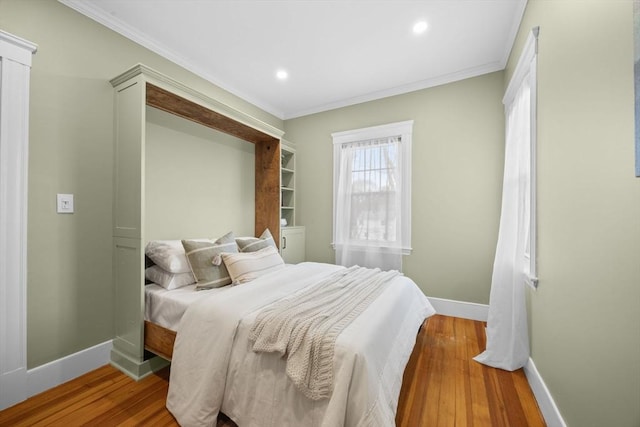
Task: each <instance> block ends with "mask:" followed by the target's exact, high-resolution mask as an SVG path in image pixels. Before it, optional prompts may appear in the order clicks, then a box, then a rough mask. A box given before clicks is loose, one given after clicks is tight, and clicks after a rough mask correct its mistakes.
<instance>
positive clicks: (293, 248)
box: [280, 227, 305, 264]
mask: <svg viewBox="0 0 640 427" xmlns="http://www.w3.org/2000/svg"><path fill="white" fill-rule="evenodd" d="M304 245H305V228H304V227H282V228H281V229H280V253H281V254H282V258H283V259H284V262H286V263H287V264H297V263H299V262H303V261H304V260H305V247H304Z"/></svg>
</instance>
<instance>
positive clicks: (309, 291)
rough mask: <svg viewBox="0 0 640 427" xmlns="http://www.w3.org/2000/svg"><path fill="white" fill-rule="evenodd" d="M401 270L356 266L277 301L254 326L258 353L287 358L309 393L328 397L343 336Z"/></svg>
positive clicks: (296, 381)
mask: <svg viewBox="0 0 640 427" xmlns="http://www.w3.org/2000/svg"><path fill="white" fill-rule="evenodd" d="M399 274H400V273H398V272H397V271H385V272H383V271H380V270H379V269H368V268H364V267H358V266H354V267H350V268H347V269H344V270H340V271H338V272H336V273H334V274H332V275H330V276H329V277H328V278H325V279H322V280H321V281H320V282H318V283H316V284H315V285H313V286H309V287H307V288H305V289H304V290H303V291H301V292H299V293H296V294H294V295H293V296H291V297H289V298H285V299H283V300H280V301H278V302H276V303H274V304H272V305H271V306H269V307H267V308H265V309H263V310H262V311H261V312H260V313H259V314H258V316H257V317H256V320H255V322H254V324H253V326H252V328H251V331H250V336H249V339H250V340H251V341H252V342H253V343H254V345H253V351H255V352H275V353H279V354H280V355H281V356H285V357H286V358H287V362H286V363H287V365H286V371H287V375H288V376H289V378H291V380H292V381H293V383H294V384H295V385H296V387H297V388H298V389H299V390H300V391H301V392H302V393H303V394H304V395H305V396H307V397H308V398H309V399H312V400H320V399H324V398H328V397H329V396H330V394H331V391H332V387H333V354H334V348H335V343H336V339H337V337H338V335H340V332H342V331H343V330H344V329H345V328H346V327H347V326H348V325H349V324H350V323H351V322H352V321H353V320H354V319H355V318H356V317H358V315H359V314H360V313H362V312H363V311H364V310H365V309H366V308H367V307H368V306H369V304H371V302H372V301H373V300H375V299H376V297H377V296H378V295H380V294H381V293H382V291H383V290H384V289H385V288H386V287H387V285H388V284H389V283H390V282H391V280H392V279H393V278H395V277H396V276H398V275H399Z"/></svg>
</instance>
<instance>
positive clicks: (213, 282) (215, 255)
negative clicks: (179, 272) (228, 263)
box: [182, 232, 238, 290]
mask: <svg viewBox="0 0 640 427" xmlns="http://www.w3.org/2000/svg"><path fill="white" fill-rule="evenodd" d="M182 246H183V247H184V251H185V253H186V254H187V260H188V261H189V265H190V266H191V271H192V272H193V276H194V277H195V278H196V290H200V289H212V288H220V287H222V286H226V285H228V284H230V283H231V277H230V276H229V272H228V271H227V268H226V267H225V265H224V263H222V262H221V258H220V254H221V253H222V252H227V253H228V252H231V253H237V252H238V247H237V245H236V240H235V237H234V235H233V232H229V233H227V234H225V235H224V236H222V237H220V238H219V239H218V240H216V241H215V242H214V241H212V240H209V241H204V242H203V241H197V240H183V241H182Z"/></svg>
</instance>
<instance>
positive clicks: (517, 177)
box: [475, 30, 537, 371]
mask: <svg viewBox="0 0 640 427" xmlns="http://www.w3.org/2000/svg"><path fill="white" fill-rule="evenodd" d="M534 35H537V30H536V32H535V34H534ZM530 40H531V38H530ZM534 43H535V40H534ZM523 57H524V60H521V62H519V64H518V65H519V67H517V69H516V71H517V72H516V73H514V78H513V79H512V82H511V83H514V84H513V85H512V84H510V85H509V88H507V95H505V100H504V102H505V115H506V120H507V123H506V144H505V167H504V180H503V187H502V211H501V214H500V230H499V233H498V244H497V248H496V256H495V261H494V264H493V277H492V281H491V294H490V300H489V318H488V321H487V348H486V350H485V351H484V352H483V353H482V354H480V355H478V356H476V357H475V360H476V361H478V362H481V363H484V364H486V365H489V366H493V367H495V368H501V369H506V370H509V371H513V370H515V369H519V368H521V367H523V366H524V365H525V364H526V363H527V361H528V359H529V334H528V327H527V311H526V305H525V304H526V303H525V283H527V281H528V280H529V277H528V274H530V273H532V272H531V271H530V265H529V259H530V256H531V254H530V251H529V248H530V247H531V246H530V241H531V238H532V237H533V236H531V235H530V230H531V205H530V203H531V200H532V197H531V185H532V180H531V176H532V170H531V164H532V162H531V160H532V157H531V152H532V151H531V146H532V145H531V144H532V130H533V128H532V121H533V120H532V117H533V115H532V108H531V106H532V102H531V100H532V96H535V93H534V91H533V89H534V88H535V44H534V48H533V56H532V58H527V56H526V55H524V54H523ZM521 63H522V64H523V65H522V66H520V65H521Z"/></svg>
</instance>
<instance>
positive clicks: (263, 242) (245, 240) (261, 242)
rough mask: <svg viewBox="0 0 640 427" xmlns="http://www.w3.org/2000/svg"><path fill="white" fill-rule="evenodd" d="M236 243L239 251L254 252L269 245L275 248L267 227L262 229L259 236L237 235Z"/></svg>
mask: <svg viewBox="0 0 640 427" xmlns="http://www.w3.org/2000/svg"><path fill="white" fill-rule="evenodd" d="M236 243H237V244H238V249H240V252H256V251H259V250H260V249H264V248H268V247H270V246H271V247H274V248H276V249H277V246H276V242H275V241H274V240H273V236H272V235H271V232H270V231H269V229H268V228H267V229H266V230H264V232H263V233H262V234H261V235H260V237H238V238H237V239H236Z"/></svg>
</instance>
